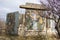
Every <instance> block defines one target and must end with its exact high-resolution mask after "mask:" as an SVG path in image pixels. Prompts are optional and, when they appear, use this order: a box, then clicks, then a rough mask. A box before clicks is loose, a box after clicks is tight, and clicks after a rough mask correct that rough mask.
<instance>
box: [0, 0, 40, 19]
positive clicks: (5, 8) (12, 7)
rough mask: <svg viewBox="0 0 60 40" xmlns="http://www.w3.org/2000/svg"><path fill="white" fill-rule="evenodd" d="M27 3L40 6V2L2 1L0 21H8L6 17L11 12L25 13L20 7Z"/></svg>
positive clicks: (30, 0)
mask: <svg viewBox="0 0 60 40" xmlns="http://www.w3.org/2000/svg"><path fill="white" fill-rule="evenodd" d="M26 2H28V3H36V4H40V0H0V19H3V20H6V15H7V13H10V12H15V11H19V13H24V11H25V10H24V9H21V8H19V5H24V4H25V3H26Z"/></svg>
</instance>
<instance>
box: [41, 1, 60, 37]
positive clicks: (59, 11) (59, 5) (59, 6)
mask: <svg viewBox="0 0 60 40" xmlns="http://www.w3.org/2000/svg"><path fill="white" fill-rule="evenodd" d="M40 2H41V3H42V4H43V5H45V6H46V7H48V8H50V9H51V10H50V13H53V14H56V15H58V16H59V18H58V21H57V22H56V21H55V22H56V27H55V28H56V30H57V32H58V34H59V36H60V30H59V29H60V0H40ZM48 13H49V12H48Z"/></svg>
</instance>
